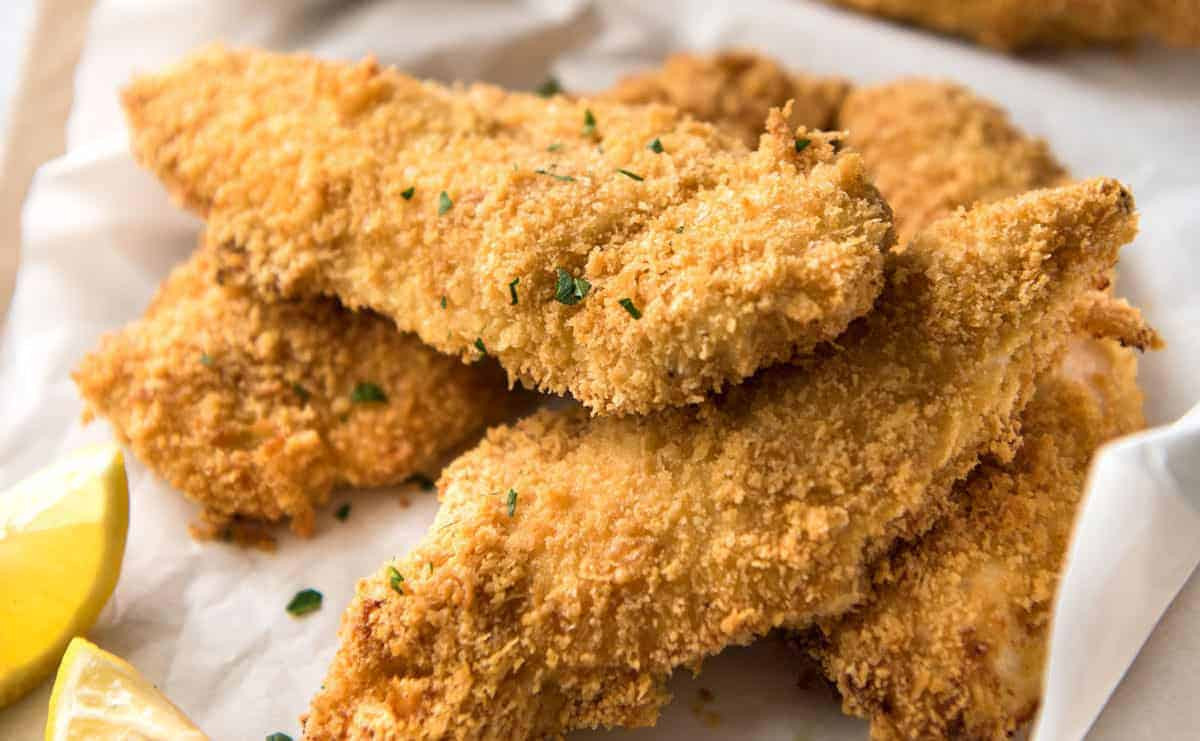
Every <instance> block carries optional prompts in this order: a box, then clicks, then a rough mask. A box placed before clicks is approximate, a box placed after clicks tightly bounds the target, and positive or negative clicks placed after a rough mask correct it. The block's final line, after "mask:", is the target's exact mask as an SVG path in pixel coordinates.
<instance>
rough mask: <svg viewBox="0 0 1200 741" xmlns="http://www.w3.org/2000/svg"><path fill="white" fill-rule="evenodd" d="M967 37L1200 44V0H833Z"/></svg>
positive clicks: (1013, 41) (1056, 43)
mask: <svg viewBox="0 0 1200 741" xmlns="http://www.w3.org/2000/svg"><path fill="white" fill-rule="evenodd" d="M833 2H836V3H840V4H841V5H846V6H849V7H851V8H855V9H857V10H862V11H866V12H868V13H874V14H876V15H882V16H886V17H888V18H893V19H895V20H899V21H905V22H908V23H913V24H915V25H918V26H925V27H927V28H931V29H934V30H936V31H942V32H944V33H949V34H954V35H957V36H964V37H966V38H969V39H972V40H973V41H976V42H978V43H980V44H985V45H987V46H990V47H993V48H995V49H1000V50H1002V51H1018V50H1021V49H1027V48H1031V47H1074V46H1085V45H1093V44H1101V45H1126V44H1132V43H1136V42H1138V41H1140V40H1142V39H1143V38H1147V37H1149V38H1154V39H1156V40H1158V41H1160V42H1163V43H1165V44H1169V45H1172V46H1183V47H1196V46H1200V0H1087V1H1086V2H1081V1H1080V0H833Z"/></svg>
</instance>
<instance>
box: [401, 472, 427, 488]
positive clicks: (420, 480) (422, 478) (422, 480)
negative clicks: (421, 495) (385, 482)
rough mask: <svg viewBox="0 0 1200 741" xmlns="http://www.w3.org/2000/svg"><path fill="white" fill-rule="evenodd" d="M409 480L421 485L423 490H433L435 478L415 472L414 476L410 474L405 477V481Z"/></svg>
mask: <svg viewBox="0 0 1200 741" xmlns="http://www.w3.org/2000/svg"><path fill="white" fill-rule="evenodd" d="M409 482H411V483H414V484H416V485H417V486H419V487H421V491H433V486H434V484H433V479H431V478H429V477H428V476H426V475H425V474H423V473H414V474H413V475H412V476H409V477H408V478H407V479H405V483H409Z"/></svg>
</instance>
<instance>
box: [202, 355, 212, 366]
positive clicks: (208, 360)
mask: <svg viewBox="0 0 1200 741" xmlns="http://www.w3.org/2000/svg"><path fill="white" fill-rule="evenodd" d="M212 363H213V361H212V356H211V355H209V354H208V353H206V352H202V353H200V365H203V366H206V367H212Z"/></svg>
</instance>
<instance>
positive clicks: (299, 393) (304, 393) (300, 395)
mask: <svg viewBox="0 0 1200 741" xmlns="http://www.w3.org/2000/svg"><path fill="white" fill-rule="evenodd" d="M292 393H293V394H295V395H296V398H297V399H299V400H300V402H301V403H305V402H307V401H308V400H309V399H311V398H312V394H311V393H309V390H308V389H306V388H304V387H303V386H301V385H300V384H298V383H293V384H292Z"/></svg>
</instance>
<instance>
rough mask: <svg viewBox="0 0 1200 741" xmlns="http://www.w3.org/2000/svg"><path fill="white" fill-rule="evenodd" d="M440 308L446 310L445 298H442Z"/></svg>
mask: <svg viewBox="0 0 1200 741" xmlns="http://www.w3.org/2000/svg"><path fill="white" fill-rule="evenodd" d="M442 308H443V309H444V308H446V297H445V296H442Z"/></svg>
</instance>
